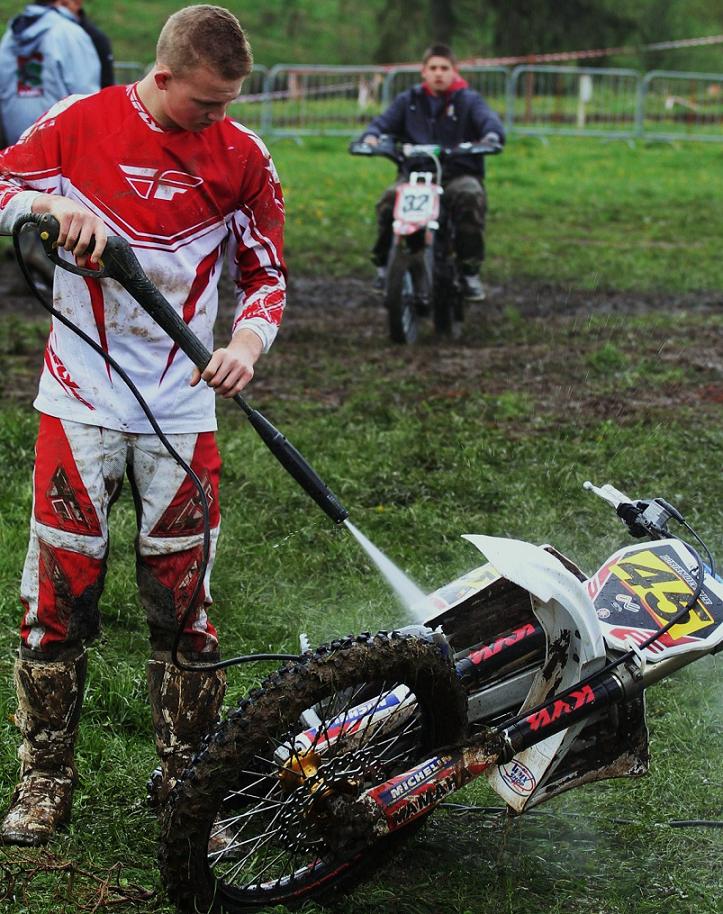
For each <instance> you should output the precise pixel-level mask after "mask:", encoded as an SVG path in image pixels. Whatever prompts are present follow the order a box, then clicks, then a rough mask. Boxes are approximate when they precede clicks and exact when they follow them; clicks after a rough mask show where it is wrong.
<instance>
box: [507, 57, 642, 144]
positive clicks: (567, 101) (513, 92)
mask: <svg viewBox="0 0 723 914" xmlns="http://www.w3.org/2000/svg"><path fill="white" fill-rule="evenodd" d="M639 79H640V77H639V74H638V73H637V72H636V71H635V70H618V69H603V68H595V67H548V66H521V67H515V69H514V70H513V71H512V75H511V77H510V82H509V87H508V94H507V106H506V117H505V120H506V126H507V129H508V131H510V132H515V133H518V134H522V135H528V136H544V135H546V134H553V133H554V134H558V135H568V136H599V137H603V136H604V137H633V136H635V134H636V131H637V115H638V83H639Z"/></svg>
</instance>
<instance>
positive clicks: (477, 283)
mask: <svg viewBox="0 0 723 914" xmlns="http://www.w3.org/2000/svg"><path fill="white" fill-rule="evenodd" d="M456 67H457V62H456V59H455V57H454V54H453V53H452V51H451V50H450V49H449V48H448V47H447V46H446V45H443V44H433V45H431V46H430V47H429V48H427V50H426V51H425V52H424V57H423V58H422V80H423V82H422V83H421V84H420V85H417V86H414V87H413V88H411V89H408V90H407V91H406V92H402V93H401V94H400V95H398V96H397V98H396V99H395V100H394V101H393V102H392V104H391V105H390V107H389V108H388V109H387V110H386V111H385V112H384V113H383V114H380V115H379V116H378V117H375V118H374V120H373V121H372V122H371V124H370V125H369V126H368V127H367V129H366V131H365V132H364V134H363V140H364V142H365V143H368V144H370V145H375V144H376V143H378V141H379V137H380V136H382V135H390V136H393V137H394V138H395V139H398V140H400V141H402V142H408V143H439V144H440V145H442V146H446V147H452V146H456V145H457V144H459V143H463V142H478V141H481V142H482V143H486V144H489V145H501V144H504V141H505V133H504V128H503V126H502V121H501V120H500V118H499V117H498V116H497V114H495V112H494V111H492V110H491V109H490V108H489V107H488V105H487V104H486V102H485V101H484V99H483V98H482V96H481V95H479V93H477V92H475V91H474V90H473V89H470V88H469V86H468V85H467V83H466V82H465V80H463V79H462V78H461V77H460V76H459V74H458V73H457V69H456ZM442 184H443V187H444V192H445V203H446V206H447V208H448V210H449V212H450V214H451V217H452V220H453V222H454V226H455V249H456V250H455V253H456V256H457V260H458V261H459V265H460V267H461V272H462V275H463V276H464V282H465V286H466V297H467V298H468V299H469V300H472V301H481V300H482V299H484V297H485V292H484V287H483V285H482V282H481V280H480V277H479V269H480V265H481V264H482V261H483V260H484V239H483V232H484V218H485V210H486V195H485V189H484V158H483V157H480V156H469V157H467V158H465V157H463V156H460V157H456V158H455V159H454V161H449V162H448V163H445V167H444V171H443V174H442ZM393 209H394V187H393V186H392V187H389V188H387V189H386V190H385V192H384V193H383V195H382V197H381V198H380V200H379V202H378V203H377V224H378V230H379V234H378V237H377V241H376V244H375V245H374V248H373V249H372V260H373V261H374V263H375V264H376V266H377V269H378V278H379V280H380V282H381V284H383V281H384V276H385V268H386V263H387V254H388V252H389V246H390V242H391V238H392V218H393V216H392V213H393Z"/></svg>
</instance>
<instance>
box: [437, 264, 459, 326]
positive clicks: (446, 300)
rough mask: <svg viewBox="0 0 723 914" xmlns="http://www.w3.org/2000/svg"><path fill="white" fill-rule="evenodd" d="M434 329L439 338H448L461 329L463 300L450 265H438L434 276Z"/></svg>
mask: <svg viewBox="0 0 723 914" xmlns="http://www.w3.org/2000/svg"><path fill="white" fill-rule="evenodd" d="M432 313H433V318H434V329H435V331H436V332H437V333H438V334H439V335H440V336H448V335H450V334H453V333H454V331H455V325H456V327H457V328H458V329H461V326H462V323H463V321H464V298H463V296H462V293H461V291H460V289H459V288H458V286H457V282H456V279H455V276H454V270H453V268H452V267H451V265H450V264H444V265H439V266H438V267H437V270H436V272H435V276H434V292H433V295H432Z"/></svg>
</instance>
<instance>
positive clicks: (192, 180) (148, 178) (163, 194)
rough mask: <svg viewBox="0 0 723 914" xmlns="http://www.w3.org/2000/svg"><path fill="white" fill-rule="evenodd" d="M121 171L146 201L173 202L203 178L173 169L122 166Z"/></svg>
mask: <svg viewBox="0 0 723 914" xmlns="http://www.w3.org/2000/svg"><path fill="white" fill-rule="evenodd" d="M120 168H121V171H122V172H123V174H124V175H125V176H126V181H127V182H128V183H129V184H130V186H131V187H132V188H133V190H134V191H135V192H136V193H137V194H138V196H139V197H142V198H143V199H144V200H173V198H174V197H175V196H176V194H185V193H186V191H188V190H191V189H192V188H194V187H198V185H199V184H203V178H199V177H197V176H196V175H189V174H186V172H185V171H174V170H173V169H172V168H171V169H167V170H166V171H161V170H160V168H139V167H137V166H136V165H121V166H120Z"/></svg>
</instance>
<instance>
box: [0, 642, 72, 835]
mask: <svg viewBox="0 0 723 914" xmlns="http://www.w3.org/2000/svg"><path fill="white" fill-rule="evenodd" d="M86 666H87V661H86V657H85V654H81V655H80V656H78V657H76V658H75V659H73V660H57V661H44V660H43V661H41V660H23V659H19V660H17V661H16V663H15V685H16V688H17V694H18V710H17V713H16V714H15V722H16V724H17V726H18V728H19V729H20V732H21V733H22V736H23V741H22V744H21V746H20V749H19V750H18V757H19V758H20V782H19V783H18V785H17V787H16V788H15V793H14V794H13V798H12V800H11V803H10V809H9V810H8V812H7V815H6V816H5V819H4V820H3V822H2V825H1V826H0V840H2V842H3V843H5V844H24V845H39V844H45V843H47V841H48V840H49V839H50V838H51V836H52V835H53V834H54V832H55V831H56V829H57V828H58V827H59V826H61V825H63V824H65V823H66V822H68V821H69V820H70V810H71V805H72V801H73V789H74V787H75V782H76V771H75V765H74V762H73V749H74V745H75V735H76V732H77V729H78V720H79V718H80V708H81V704H82V701H83V687H84V685H85V671H86Z"/></svg>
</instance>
